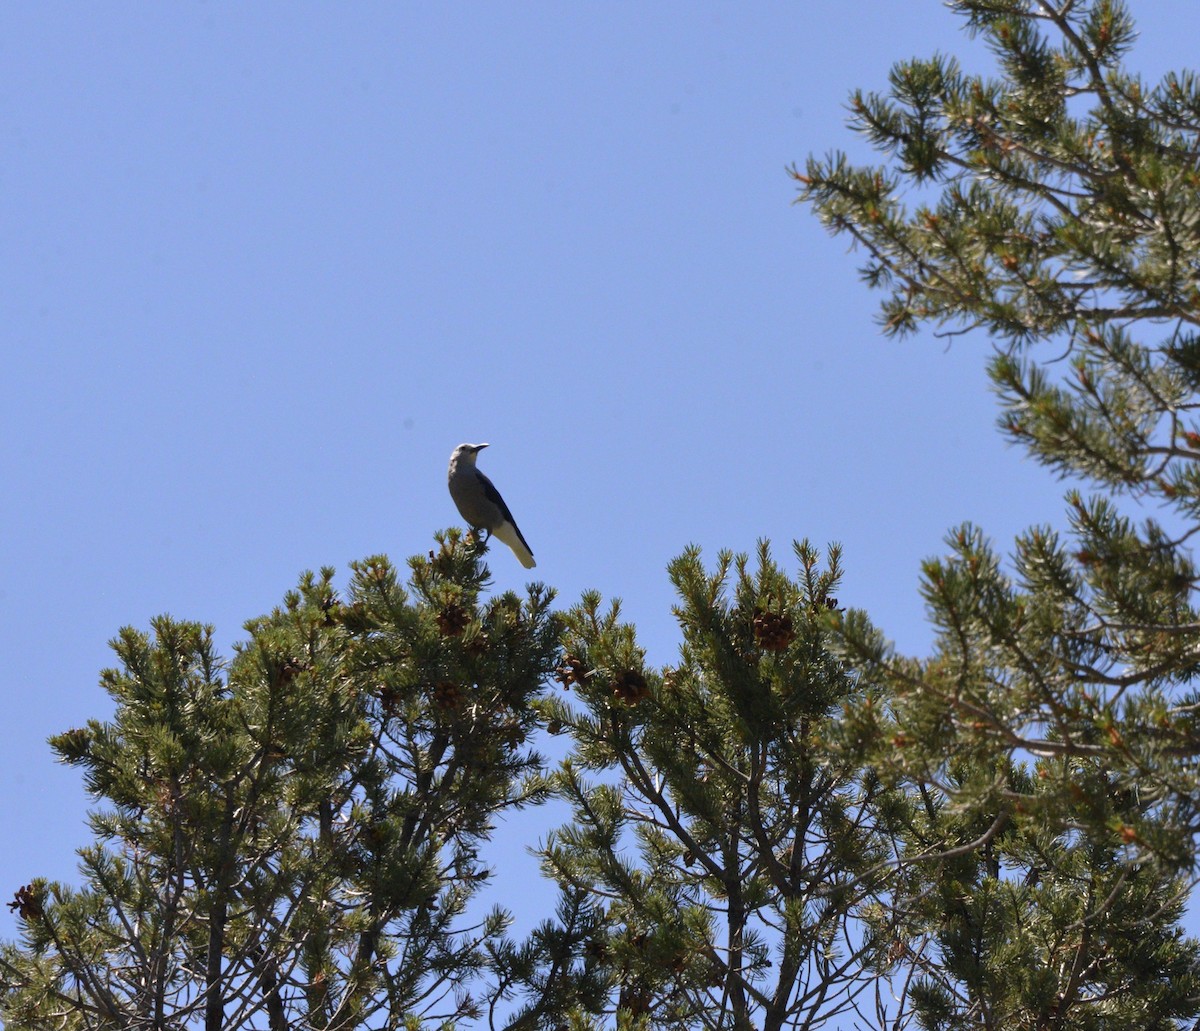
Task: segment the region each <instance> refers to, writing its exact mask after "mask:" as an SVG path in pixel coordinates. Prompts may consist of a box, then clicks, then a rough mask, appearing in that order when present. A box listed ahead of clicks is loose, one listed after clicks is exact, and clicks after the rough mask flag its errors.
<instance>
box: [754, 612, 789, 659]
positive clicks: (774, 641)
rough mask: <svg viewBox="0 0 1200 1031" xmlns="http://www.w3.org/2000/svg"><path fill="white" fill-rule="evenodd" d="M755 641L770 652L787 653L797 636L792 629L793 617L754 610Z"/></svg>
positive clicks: (786, 614)
mask: <svg viewBox="0 0 1200 1031" xmlns="http://www.w3.org/2000/svg"><path fill="white" fill-rule="evenodd" d="M754 639H755V640H756V641H757V642H758V644H759V647H761V648H764V649H766V650H767V651H769V652H781V651H786V650H787V647H788V645H790V644H791V643H792V642H793V641H794V640H795V639H796V634H795V631H794V630H793V629H792V617H791V615H790V614H788V613H786V612H784V613H782V614H780V613H776V612H764V611H763V610H762V609H758V608H756V609H755V610H754Z"/></svg>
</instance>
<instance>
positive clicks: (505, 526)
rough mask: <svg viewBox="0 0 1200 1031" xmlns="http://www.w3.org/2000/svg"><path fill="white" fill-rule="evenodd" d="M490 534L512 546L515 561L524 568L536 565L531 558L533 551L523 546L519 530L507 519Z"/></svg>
mask: <svg viewBox="0 0 1200 1031" xmlns="http://www.w3.org/2000/svg"><path fill="white" fill-rule="evenodd" d="M492 536H493V537H498V538H499V539H500V540H502V541H504V543H505V544H507V545H508V546H509V547H510V548H512V551H513V554H514V555H516V556H517V561H518V562H520V563H521V565H523V566H524V567H525V568H526V569H532V568H533V567H534V566H536V565H537V563H536V562H534V560H533V552H532V551H530V550H529V549H528V548H527V547H526V546H525V542H524V541H523V540H521V534H520V532H519V531H518V530H517V528H516V527H515V526H513V524H512V523H510V522H508V521H507V520H506V521H505V522H503V523H501V524H500V525H499V526H498V527H496V529H494V530H493V531H492Z"/></svg>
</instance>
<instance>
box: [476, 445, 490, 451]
mask: <svg viewBox="0 0 1200 1031" xmlns="http://www.w3.org/2000/svg"><path fill="white" fill-rule="evenodd" d="M490 446H491V445H489V444H476V445H475V450H476V451H482V450H483V449H484V448H485V447H490Z"/></svg>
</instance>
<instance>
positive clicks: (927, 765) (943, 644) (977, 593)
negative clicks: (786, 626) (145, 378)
mask: <svg viewBox="0 0 1200 1031" xmlns="http://www.w3.org/2000/svg"><path fill="white" fill-rule="evenodd" d="M948 6H950V7H952V8H953V9H954V10H956V11H957V12H958V13H960V14H961V15H964V16H965V18H966V21H967V27H968V30H969V31H970V32H972V33H973V34H977V35H979V36H981V37H982V39H983V40H984V41H985V42H986V44H987V46H988V48H989V49H990V50H991V52H992V54H993V55H994V58H995V60H996V65H997V72H998V74H997V75H995V76H994V77H987V76H983V75H976V74H968V73H967V72H965V71H964V70H963V69H962V68H961V67H960V66H959V64H958V63H957V62H956V61H954V60H952V59H949V58H946V57H941V56H938V57H934V58H932V59H929V60H914V61H908V62H904V63H901V64H899V65H897V66H896V67H895V68H894V69H893V71H892V74H891V77H890V82H889V89H888V91H887V92H886V93H865V94H864V93H861V92H860V93H856V94H855V95H854V96H853V98H852V100H851V108H852V113H853V115H852V125H853V126H854V128H855V129H857V130H858V131H860V132H861V133H862V134H863V135H864V136H865V137H866V138H867V139H868V140H869V141H870V142H871V143H872V145H873V146H874V147H875V148H876V149H877V150H878V151H879V152H880V153H881V154H882V155H883V158H884V164H883V165H881V166H880V167H866V168H856V167H853V166H852V165H851V164H850V163H849V162H848V161H847V160H846V159H845V157H843V156H841V155H838V154H834V155H832V156H831V157H829V158H826V159H823V160H821V159H813V160H810V161H809V162H808V164H807V167H806V169H805V171H804V172H803V173H801V172H799V171H798V170H793V174H794V175H795V178H796V179H797V181H798V182H799V183H800V184H801V199H802V200H803V201H804V202H805V203H809V204H811V205H812V206H813V208H814V209H815V211H816V212H817V214H818V215H819V216H820V218H821V219H822V220H823V221H824V223H825V224H826V225H827V226H828V227H829V228H830V229H831V230H832V231H833V232H835V233H847V234H849V235H850V236H851V238H852V239H853V240H854V241H855V242H856V243H857V244H859V245H860V246H862V247H863V249H864V250H865V251H866V253H867V259H866V262H865V264H864V266H863V269H862V271H863V275H864V277H865V279H866V281H867V282H868V283H870V284H871V285H872V286H875V287H877V288H880V289H882V290H883V291H885V295H886V299H885V300H884V302H883V307H882V322H883V325H884V328H885V330H886V331H887V332H890V333H908V332H912V331H914V330H915V329H917V328H918V327H919V326H921V325H924V324H930V325H933V326H934V327H938V328H944V329H945V330H946V331H947V332H949V333H951V334H957V333H961V332H965V331H967V330H973V329H980V330H983V331H984V332H986V334H987V335H988V336H990V338H991V339H992V341H993V344H994V353H993V356H992V359H991V362H990V373H991V377H992V380H993V382H994V384H995V388H996V392H997V395H998V397H999V400H1000V403H1001V407H1002V415H1001V418H1000V426H1001V429H1002V431H1003V432H1004V433H1005V434H1006V435H1008V436H1009V437H1010V439H1012V440H1013V441H1014V442H1015V443H1017V444H1019V445H1021V446H1022V447H1024V448H1026V449H1027V450H1028V452H1029V453H1030V454H1031V455H1032V456H1034V457H1035V458H1036V459H1038V460H1039V461H1041V462H1043V463H1045V464H1046V465H1048V466H1049V467H1050V468H1052V469H1053V470H1055V471H1056V472H1057V473H1058V474H1059V475H1061V476H1064V477H1070V478H1072V479H1073V480H1075V481H1077V482H1078V483H1079V484H1080V485H1081V486H1082V485H1086V486H1087V487H1090V488H1091V489H1092V490H1093V491H1095V493H1094V494H1093V495H1092V496H1087V495H1085V494H1084V493H1082V491H1081V490H1078V489H1076V490H1072V491H1071V492H1070V493H1069V494H1068V495H1067V515H1068V523H1069V528H1068V532H1066V533H1057V532H1055V531H1053V530H1052V529H1050V528H1049V527H1044V526H1043V527H1034V528H1032V529H1030V530H1028V531H1027V532H1026V533H1025V534H1023V535H1021V536H1020V537H1019V538H1018V539H1017V541H1016V546H1015V549H1014V551H1013V554H1012V555H1011V557H1010V558H1009V559H1007V560H1004V559H1002V558H1001V557H1000V556H998V555H997V554H996V553H995V551H994V550H993V549H992V547H991V546H990V544H989V543H988V542H987V541H986V539H985V538H984V536H983V534H982V532H981V531H979V530H978V529H977V528H975V527H972V526H964V527H962V528H960V529H959V530H957V531H954V532H953V533H952V534H951V535H950V537H949V540H948V543H949V547H950V553H949V555H948V556H946V557H945V558H941V559H937V560H931V561H929V562H928V563H926V565H925V567H924V570H923V584H922V590H923V595H924V599H925V602H926V605H927V608H928V611H929V614H930V617H931V619H932V621H933V623H934V625H935V627H936V629H937V640H936V644H935V650H934V653H933V655H932V656H930V657H929V658H928V659H925V660H920V661H918V660H915V659H910V658H906V657H903V656H900V655H897V654H896V653H895V652H894V651H893V650H892V649H891V648H890V647H889V646H888V645H887V644H886V641H885V639H884V637H883V635H882V633H880V631H878V630H877V629H876V628H874V627H873V626H872V625H871V623H870V621H869V619H868V618H867V617H866V615H865V614H863V613H847V614H846V615H845V618H844V619H843V620H842V622H841V626H840V629H839V634H838V637H839V644H838V649H837V650H838V651H839V652H840V654H841V655H842V656H843V658H844V659H845V661H847V662H850V663H852V664H854V665H856V666H857V667H858V668H859V669H860V671H861V674H862V678H863V683H864V685H869V687H870V690H869V692H868V697H867V699H866V701H865V702H863V703H860V704H856V705H854V706H852V707H851V709H850V710H849V711H848V713H847V719H846V721H845V722H844V724H843V726H842V728H841V731H842V734H841V743H842V746H843V747H845V748H846V749H847V751H848V753H849V754H850V755H852V756H854V757H857V759H858V760H859V761H862V762H869V763H874V764H875V765H876V768H877V769H878V770H879V772H880V776H881V777H882V778H883V779H884V781H885V782H886V783H888V784H890V785H894V786H896V787H897V788H900V789H905V788H908V787H910V786H911V787H912V788H915V789H916V790H917V791H918V792H920V793H921V795H922V797H923V798H924V799H926V804H927V819H926V821H925V825H921V826H914V827H913V828H912V829H910V832H909V840H908V842H907V854H908V862H909V864H910V865H909V871H910V873H909V875H908V876H909V877H910V878H911V880H910V884H909V887H910V888H911V889H912V890H914V891H915V894H914V896H913V897H914V898H915V899H917V900H918V901H919V904H917V905H915V906H913V907H912V912H913V915H914V917H915V918H916V922H915V923H914V924H912V925H911V932H912V935H913V936H912V938H911V939H910V940H909V941H908V943H907V944H906V948H905V953H904V957H903V958H904V962H905V963H906V964H907V966H908V968H909V971H910V974H909V977H910V980H908V981H906V982H905V983H907V984H909V985H911V991H910V993H909V995H908V1000H909V1002H910V1003H911V1005H912V1013H913V1014H914V1016H915V1018H916V1019H917V1020H918V1022H919V1023H920V1025H921V1026H924V1027H931V1028H935V1027H936V1028H951V1027H953V1028H960V1027H974V1026H978V1027H1006V1028H1007V1027H1039V1028H1040V1027H1060V1026H1061V1027H1067V1026H1069V1027H1096V1028H1101V1027H1103V1028H1118V1027H1139V1028H1140V1027H1146V1028H1150V1027H1155V1028H1157V1027H1163V1028H1166V1027H1177V1026H1180V1022H1181V1021H1182V1020H1183V1019H1184V1018H1189V1019H1190V1018H1194V1016H1195V1012H1196V1005H1197V1004H1196V1002H1195V1001H1194V999H1195V998H1196V977H1197V959H1196V943H1195V942H1193V941H1190V940H1186V941H1185V940H1184V939H1182V937H1181V936H1180V935H1179V934H1178V931H1177V929H1176V928H1175V922H1176V920H1177V919H1178V916H1179V913H1180V911H1181V907H1182V905H1183V902H1184V900H1185V899H1186V896H1187V892H1188V890H1189V887H1190V878H1191V874H1192V871H1193V870H1194V869H1195V864H1196V856H1195V841H1194V828H1195V827H1196V826H1197V820H1196V816H1197V809H1196V805H1197V803H1196V799H1197V798H1198V797H1200V765H1198V763H1197V757H1198V756H1200V738H1198V737H1197V736H1196V724H1195V720H1194V711H1195V700H1196V693H1195V688H1194V678H1195V675H1196V671H1197V656H1198V655H1200V636H1198V635H1200V619H1198V618H1197V613H1196V610H1195V605H1194V592H1195V587H1196V582H1197V581H1196V569H1195V565H1194V562H1193V560H1192V557H1191V554H1190V550H1189V547H1188V542H1189V540H1190V538H1191V536H1192V535H1193V534H1194V532H1195V530H1196V527H1197V522H1196V519H1197V515H1198V514H1200V509H1198V506H1197V499H1198V495H1197V489H1196V488H1197V484H1198V483H1200V479H1198V475H1200V467H1198V465H1197V459H1198V458H1200V432H1198V430H1200V427H1198V426H1197V425H1196V418H1195V412H1196V409H1197V397H1196V390H1197V386H1198V384H1200V379H1198V377H1197V369H1198V368H1200V365H1198V363H1197V357H1196V356H1197V353H1198V343H1197V341H1198V339H1200V338H1198V337H1197V326H1198V325H1200V305H1198V304H1197V302H1198V301H1200V265H1198V263H1197V257H1196V256H1197V254H1198V253H1200V250H1198V249H1197V243H1198V242H1200V240H1198V237H1197V226H1200V201H1198V200H1197V198H1198V196H1200V194H1198V193H1197V186H1198V185H1200V172H1198V171H1197V166H1196V154H1197V152H1198V146H1197V145H1198V143H1200V85H1198V83H1197V80H1196V78H1195V76H1194V75H1192V74H1191V73H1187V74H1181V75H1169V76H1167V77H1166V78H1165V79H1164V80H1163V81H1162V82H1161V83H1159V84H1157V85H1154V86H1149V85H1147V84H1145V83H1143V82H1142V81H1141V80H1140V79H1139V78H1138V77H1137V76H1136V75H1133V74H1131V73H1130V72H1129V71H1127V70H1126V69H1125V67H1124V66H1123V64H1122V60H1123V58H1124V57H1125V55H1126V54H1127V53H1128V51H1129V50H1130V47H1131V46H1132V43H1133V41H1134V38H1135V33H1134V28H1133V22H1132V20H1131V18H1130V17H1129V14H1128V12H1127V10H1126V9H1125V6H1124V5H1123V4H1121V3H1119V2H1115V0H1092V2H1085V0H1066V2H1057V0H1056V2H1042V0H954V2H952V3H950V4H949V5H948ZM1048 344H1049V345H1051V347H1052V351H1051V353H1050V354H1049V355H1047V354H1043V349H1045V348H1046V346H1047V345H1048ZM1064 359H1065V360H1064ZM1122 496H1125V497H1127V498H1130V499H1132V500H1133V501H1134V502H1137V503H1142V504H1145V503H1153V504H1155V505H1157V507H1158V509H1159V512H1158V518H1157V519H1146V520H1144V521H1143V522H1142V523H1141V524H1140V525H1139V524H1136V523H1135V522H1134V521H1133V520H1131V519H1130V518H1128V517H1127V515H1126V514H1125V513H1124V510H1123V508H1122V507H1121V506H1120V504H1119V502H1120V501H1121V497H1122ZM985 854H986V855H987V856H989V857H990V859H989V860H988V862H983V858H982V857H983V856H984V855H985ZM922 856H927V857H929V858H928V859H925V858H921V857H922ZM946 856H954V857H955V859H954V862H952V863H946V862H945V860H944V858H938V857H946ZM964 864H966V867H967V868H963V867H964ZM922 892H923V894H922ZM956 913H957V915H956ZM1158 970H1162V971H1163V972H1164V973H1163V975H1162V976H1159V975H1158V974H1157V973H1156V971H1158Z"/></svg>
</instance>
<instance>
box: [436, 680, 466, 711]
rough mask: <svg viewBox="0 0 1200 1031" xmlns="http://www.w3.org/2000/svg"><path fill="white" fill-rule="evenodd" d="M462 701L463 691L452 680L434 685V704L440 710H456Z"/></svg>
mask: <svg viewBox="0 0 1200 1031" xmlns="http://www.w3.org/2000/svg"><path fill="white" fill-rule="evenodd" d="M461 701H462V690H461V689H460V688H459V686H458V685H457V684H456V683H454V682H453V681H452V680H439V681H438V682H437V683H436V684H434V685H433V704H434V705H436V706H437V707H438V708H439V709H454V708H456V707H457V706H458V704H459V703H460V702H461Z"/></svg>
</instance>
